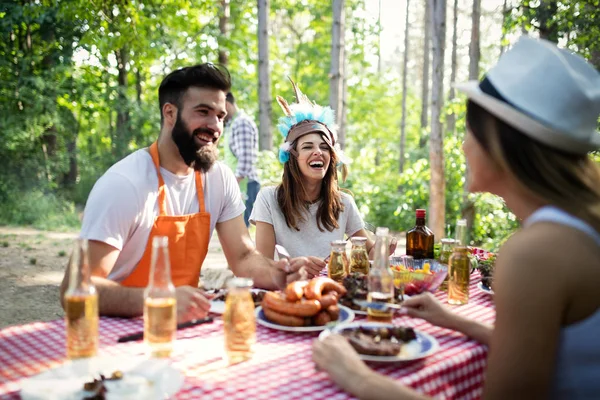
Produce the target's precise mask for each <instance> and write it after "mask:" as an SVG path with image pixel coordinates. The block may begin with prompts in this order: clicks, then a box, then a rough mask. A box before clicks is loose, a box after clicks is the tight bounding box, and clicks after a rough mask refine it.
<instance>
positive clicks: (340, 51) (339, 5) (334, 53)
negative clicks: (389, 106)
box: [329, 0, 346, 149]
mask: <svg viewBox="0 0 600 400" xmlns="http://www.w3.org/2000/svg"><path fill="white" fill-rule="evenodd" d="M344 56H345V55H344V0H333V27H332V32H331V70H330V73H329V76H330V77H331V78H330V81H329V105H330V106H331V108H333V109H334V111H335V112H336V113H337V114H338V115H340V112H341V110H342V109H343V98H342V92H343V86H344ZM338 143H339V144H340V147H341V148H342V149H343V148H344V147H345V144H346V137H345V132H344V131H343V130H341V129H338Z"/></svg>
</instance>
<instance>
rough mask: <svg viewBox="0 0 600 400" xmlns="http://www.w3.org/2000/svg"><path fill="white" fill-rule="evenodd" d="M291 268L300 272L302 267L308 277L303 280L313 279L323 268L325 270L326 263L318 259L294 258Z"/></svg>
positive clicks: (311, 257) (291, 259)
mask: <svg viewBox="0 0 600 400" xmlns="http://www.w3.org/2000/svg"><path fill="white" fill-rule="evenodd" d="M289 261H290V268H291V269H292V270H294V271H296V270H299V269H300V266H301V267H303V268H304V271H306V274H307V275H308V276H307V277H305V278H303V279H311V278H314V277H315V276H318V275H319V274H320V273H321V271H322V270H323V268H325V265H327V264H325V262H324V261H323V260H321V259H320V258H318V257H313V256H309V257H294V258H290V259H289Z"/></svg>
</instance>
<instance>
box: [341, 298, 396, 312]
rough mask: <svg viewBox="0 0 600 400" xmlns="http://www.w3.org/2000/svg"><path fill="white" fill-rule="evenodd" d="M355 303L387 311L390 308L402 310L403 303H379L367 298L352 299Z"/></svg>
mask: <svg viewBox="0 0 600 400" xmlns="http://www.w3.org/2000/svg"><path fill="white" fill-rule="evenodd" d="M352 301H353V302H354V304H356V305H358V306H361V307H363V308H372V309H374V310H377V311H387V310H388V309H389V308H391V309H394V310H401V309H402V304H394V303H377V302H374V301H367V300H356V299H354V300H352Z"/></svg>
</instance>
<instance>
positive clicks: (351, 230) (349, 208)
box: [250, 186, 364, 258]
mask: <svg viewBox="0 0 600 400" xmlns="http://www.w3.org/2000/svg"><path fill="white" fill-rule="evenodd" d="M276 192H277V188H276V187H274V186H271V187H265V188H263V189H261V191H260V192H258V196H257V197H256V202H255V203H254V208H253V209H252V214H251V215H250V222H251V223H253V224H255V225H256V222H257V221H258V222H266V223H268V224H271V225H273V229H274V230H275V243H277V244H279V245H282V246H283V247H285V248H286V250H287V251H288V252H289V253H290V256H292V257H302V256H304V257H306V256H316V257H321V258H324V257H327V256H328V255H329V253H330V252H331V242H332V241H334V240H343V239H344V233H345V234H346V236H352V235H353V234H355V233H356V232H358V231H359V230H361V229H363V228H364V223H363V220H362V218H361V217H360V214H359V213H358V208H357V207H356V203H355V202H354V198H352V196H350V195H349V194H347V193H344V192H342V193H341V195H342V203H343V204H344V211H342V212H341V213H340V217H339V218H338V221H337V222H338V225H339V228H337V229H334V230H333V231H331V232H329V231H328V230H327V229H325V228H324V227H323V226H321V228H322V229H323V231H320V230H319V228H318V225H317V210H318V208H319V203H315V204H311V205H310V206H309V209H308V212H309V215H308V216H307V217H306V220H305V221H304V222H301V223H299V224H298V229H300V230H299V231H297V230H296V229H293V228H289V227H288V226H287V224H286V222H285V217H284V216H283V212H282V211H281V208H280V207H279V204H278V203H277V195H276V194H277V193H276Z"/></svg>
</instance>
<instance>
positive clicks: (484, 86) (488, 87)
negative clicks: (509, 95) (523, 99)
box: [479, 76, 516, 108]
mask: <svg viewBox="0 0 600 400" xmlns="http://www.w3.org/2000/svg"><path fill="white" fill-rule="evenodd" d="M479 89H481V91H482V92H483V93H485V94H487V95H488V96H492V97H494V98H495V99H497V100H500V101H502V102H504V103H506V104H508V105H510V106H511V107H515V105H514V104H512V103H511V102H510V101H508V100H506V99H505V98H504V97H503V96H502V95H501V94H500V93H499V92H498V91H497V90H496V88H495V87H494V85H492V82H490V80H489V79H488V77H487V76H486V77H484V78H483V80H482V81H481V82H479ZM515 108H516V107H515Z"/></svg>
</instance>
